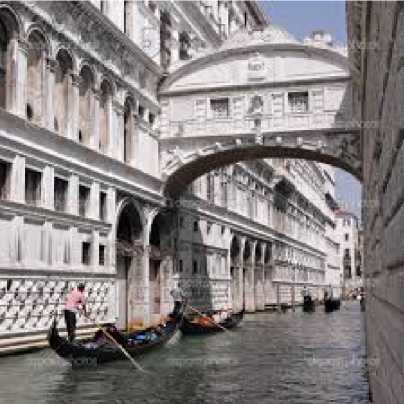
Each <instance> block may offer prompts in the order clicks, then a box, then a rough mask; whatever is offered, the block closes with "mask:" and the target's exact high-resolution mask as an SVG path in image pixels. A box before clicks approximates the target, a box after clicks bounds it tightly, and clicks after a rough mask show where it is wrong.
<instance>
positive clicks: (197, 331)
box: [180, 310, 244, 335]
mask: <svg viewBox="0 0 404 404" xmlns="http://www.w3.org/2000/svg"><path fill="white" fill-rule="evenodd" d="M243 317H244V310H243V311H240V312H239V313H234V314H232V315H230V316H229V317H227V318H226V319H225V320H222V321H220V322H218V324H219V325H220V326H221V327H223V328H225V329H231V328H234V327H236V326H237V325H238V324H240V322H241V321H242V320H243ZM221 327H218V326H217V325H214V324H213V323H212V326H209V327H205V326H203V325H201V324H198V323H193V322H192V321H191V320H189V319H188V318H187V317H186V316H184V319H183V321H182V324H181V326H180V329H181V331H182V332H183V333H184V334H186V335H201V334H213V333H216V332H221V331H224V330H223V328H221Z"/></svg>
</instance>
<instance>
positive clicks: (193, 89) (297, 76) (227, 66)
mask: <svg viewBox="0 0 404 404" xmlns="http://www.w3.org/2000/svg"><path fill="white" fill-rule="evenodd" d="M319 35H320V36H319V37H318V38H317V37H313V38H312V40H310V41H306V42H305V43H301V42H299V41H297V40H296V39H294V38H293V37H292V36H291V35H290V34H288V33H287V32H286V31H284V30H282V29H280V28H278V27H276V26H273V25H270V26H268V27H266V28H265V29H264V30H262V31H253V32H239V33H236V34H235V35H233V37H232V38H230V39H229V40H227V41H226V42H225V43H224V44H223V45H222V46H221V48H220V49H218V50H217V49H216V50H213V49H212V50H209V49H208V50H206V51H205V52H204V53H202V54H201V55H197V56H198V57H196V58H195V59H193V60H192V61H188V62H185V63H184V62H183V63H182V64H181V65H179V66H178V68H177V69H176V70H175V71H174V72H173V73H172V74H171V75H169V76H168V77H167V78H166V79H165V81H164V82H163V84H162V86H161V88H160V93H159V96H160V99H161V108H162V111H161V122H160V128H161V132H160V139H159V147H160V157H161V158H160V161H161V172H162V177H163V180H164V181H165V184H166V185H165V189H164V192H165V194H166V195H169V196H175V195H177V194H179V193H180V192H181V190H183V189H184V187H186V186H187V185H188V184H189V183H191V182H192V181H193V180H194V179H196V178H197V177H199V176H200V175H202V174H204V173H206V172H208V171H211V170H212V169H215V168H217V167H219V166H224V165H228V164H232V163H235V162H237V161H240V160H249V159H257V158H261V159H262V158H302V159H309V160H316V161H320V162H323V163H328V164H331V165H334V166H337V167H340V168H343V169H345V170H347V171H349V172H350V173H352V174H353V175H354V176H356V177H357V178H358V179H361V158H360V137H359V127H358V126H359V125H358V124H357V123H356V122H354V121H353V120H352V118H351V117H352V114H351V102H352V95H351V79H350V74H349V66H348V61H347V58H346V56H345V50H344V49H342V48H338V47H336V46H333V45H332V44H330V43H329V42H327V41H326V40H325V39H324V38H323V36H322V35H321V34H319Z"/></svg>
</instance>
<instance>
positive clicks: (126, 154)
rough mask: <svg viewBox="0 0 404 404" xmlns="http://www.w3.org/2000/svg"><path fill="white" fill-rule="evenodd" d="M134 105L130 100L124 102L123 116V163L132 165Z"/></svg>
mask: <svg viewBox="0 0 404 404" xmlns="http://www.w3.org/2000/svg"><path fill="white" fill-rule="evenodd" d="M134 111H135V103H134V101H133V99H132V98H127V99H126V100H125V111H124V115H123V119H124V126H123V160H124V161H125V163H128V164H130V163H133V159H134V151H135V150H134V143H135V139H134V136H135V130H134V129H135V122H134V116H133V114H134Z"/></svg>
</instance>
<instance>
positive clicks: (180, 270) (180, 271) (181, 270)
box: [178, 260, 184, 273]
mask: <svg viewBox="0 0 404 404" xmlns="http://www.w3.org/2000/svg"><path fill="white" fill-rule="evenodd" d="M178 272H179V273H182V272H184V262H183V261H182V260H179V262H178Z"/></svg>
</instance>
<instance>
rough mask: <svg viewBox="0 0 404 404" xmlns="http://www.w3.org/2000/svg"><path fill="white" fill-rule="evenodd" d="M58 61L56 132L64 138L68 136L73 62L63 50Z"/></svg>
mask: <svg viewBox="0 0 404 404" xmlns="http://www.w3.org/2000/svg"><path fill="white" fill-rule="evenodd" d="M56 60H57V62H58V66H57V69H56V74H55V87H54V97H53V102H54V111H55V118H54V128H55V131H56V132H58V133H60V134H61V135H62V136H66V135H67V133H66V128H67V117H68V93H69V86H70V81H71V79H70V77H69V74H70V73H71V71H72V69H73V61H72V59H71V57H70V55H69V53H68V52H67V51H66V50H64V49H61V50H60V51H59V52H58V54H57V56H56Z"/></svg>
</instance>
